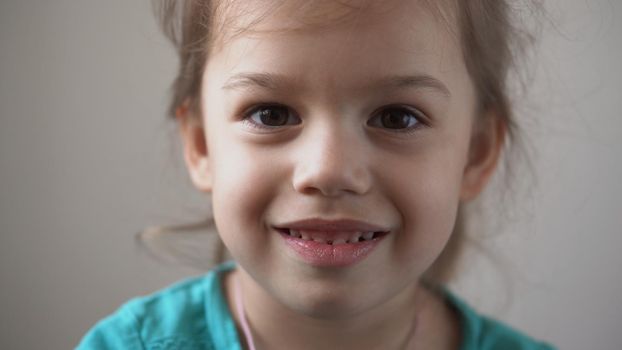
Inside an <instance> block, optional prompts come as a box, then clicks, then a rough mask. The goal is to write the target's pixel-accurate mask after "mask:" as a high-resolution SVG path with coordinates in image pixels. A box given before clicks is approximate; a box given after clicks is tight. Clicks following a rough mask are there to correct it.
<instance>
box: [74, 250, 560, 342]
mask: <svg viewBox="0 0 622 350" xmlns="http://www.w3.org/2000/svg"><path fill="white" fill-rule="evenodd" d="M234 267H235V264H234V263H233V262H227V263H224V264H222V265H220V266H218V267H217V268H215V269H214V270H212V271H210V272H209V273H207V274H206V275H205V276H201V277H195V278H190V279H187V280H185V281H182V282H178V283H176V284H174V285H172V286H170V287H168V288H166V289H163V290H161V291H159V292H156V293H154V294H152V295H149V296H144V297H138V298H134V299H132V300H130V301H128V302H127V303H126V304H124V305H123V306H122V307H121V308H119V309H118V310H117V311H116V312H115V313H114V314H112V315H110V316H108V317H106V318H104V319H103V320H101V321H99V322H98V323H97V324H96V325H95V326H94V327H93V328H92V329H91V330H90V331H89V332H88V333H87V334H86V335H85V336H84V338H83V339H82V341H81V342H80V344H79V345H78V347H77V349H79V350H87V349H148V350H166V349H169V350H173V349H175V350H181V349H183V350H242V347H241V345H240V341H239V338H238V334H237V330H236V328H235V323H234V321H233V318H232V317H231V313H230V312H229V308H228V307H227V301H226V299H225V297H224V295H223V292H222V287H221V278H220V277H221V276H222V274H223V273H224V272H226V271H228V270H231V269H233V268H234ZM445 294H446V297H447V300H448V301H449V302H450V304H451V305H453V306H454V307H455V308H456V310H457V311H458V312H459V314H460V315H461V323H462V338H463V339H462V344H461V346H460V349H459V350H493V349H499V350H536V349H537V350H549V349H553V348H552V347H551V346H549V345H547V344H545V343H541V342H537V341H535V340H533V339H531V338H529V337H527V336H526V335H524V334H521V333H519V332H518V331H516V330H513V329H511V328H509V327H508V326H506V325H504V324H502V323H500V322H498V321H495V320H493V319H490V318H487V317H483V316H480V315H478V314H477V313H476V312H475V311H474V310H473V309H471V308H470V307H469V306H468V305H467V304H466V303H464V302H463V301H462V300H460V299H458V298H457V297H456V296H454V295H453V294H451V293H449V291H446V292H445Z"/></svg>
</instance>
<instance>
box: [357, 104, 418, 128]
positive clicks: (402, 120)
mask: <svg viewBox="0 0 622 350" xmlns="http://www.w3.org/2000/svg"><path fill="white" fill-rule="evenodd" d="M422 119H423V117H422V113H421V112H419V111H418V110H416V109H411V108H408V107H401V106H397V107H387V108H384V109H382V110H380V112H379V113H376V114H375V115H374V116H373V117H372V118H371V119H370V120H369V121H368V122H367V124H368V125H370V126H373V127H379V128H384V129H390V130H394V131H397V132H412V131H414V129H418V128H419V127H421V126H423V122H422Z"/></svg>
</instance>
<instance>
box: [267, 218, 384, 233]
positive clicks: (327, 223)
mask: <svg viewBox="0 0 622 350" xmlns="http://www.w3.org/2000/svg"><path fill="white" fill-rule="evenodd" d="M275 227H276V228H278V229H290V230H309V231H356V232H387V231H389V230H388V229H387V228H385V227H382V226H379V225H376V224H372V223H369V222H366V221H361V220H353V219H338V220H326V219H320V218H312V219H304V220H297V221H290V222H286V223H283V224H279V225H276V226H275Z"/></svg>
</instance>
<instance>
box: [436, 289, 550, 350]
mask: <svg viewBox="0 0 622 350" xmlns="http://www.w3.org/2000/svg"><path fill="white" fill-rule="evenodd" d="M444 294H445V298H446V300H447V301H448V302H449V304H450V305H451V306H452V307H454V309H455V310H456V311H457V312H458V314H459V315H460V322H461V330H462V345H461V347H460V350H497V349H498V350H553V349H554V347H552V346H551V345H549V344H547V343H545V342H542V341H539V340H536V339H534V338H532V337H529V336H528V335H526V334H524V333H523V332H521V331H519V330H517V329H514V328H512V327H510V326H508V325H507V324H505V323H503V322H501V321H498V320H495V319H493V318H491V317H488V316H485V315H480V314H479V313H477V312H476V311H475V310H474V309H473V308H471V307H470V306H469V305H468V304H467V303H466V302H464V301H463V300H461V299H460V298H458V297H457V296H455V295H453V294H451V293H450V292H449V291H447V290H445V291H444Z"/></svg>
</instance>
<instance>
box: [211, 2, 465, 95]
mask: <svg viewBox="0 0 622 350" xmlns="http://www.w3.org/2000/svg"><path fill="white" fill-rule="evenodd" d="M440 3H441V2H435V4H434V5H433V4H430V3H428V2H427V1H421V0H419V1H417V0H388V1H353V0H351V1H336V0H318V1H304V2H300V1H276V2H275V1H267V0H255V1H243V2H242V1H230V2H229V3H228V4H227V6H225V7H223V9H222V10H221V15H220V16H221V17H220V18H221V20H222V21H224V22H223V23H222V24H221V25H222V28H223V30H222V31H221V38H220V40H219V44H218V46H217V48H216V49H215V50H214V51H213V52H212V55H211V58H210V61H216V62H214V63H215V64H216V65H218V66H219V68H220V69H219V71H220V72H230V73H234V72H244V71H247V72H262V71H273V70H276V71H278V73H283V75H292V74H291V73H296V74H294V75H297V76H299V77H301V76H303V75H304V76H305V77H306V78H301V79H299V80H302V79H304V84H303V85H309V84H310V80H312V78H313V77H315V78H317V79H323V82H324V83H325V84H331V86H336V85H342V86H345V85H346V84H348V83H351V84H350V85H349V86H347V87H348V88H349V89H353V88H356V87H357V86H362V85H365V84H360V83H363V82H364V83H367V82H368V81H369V79H371V78H373V76H374V75H377V76H382V77H387V76H400V75H401V76H412V75H413V74H422V73H425V74H426V75H428V76H429V75H430V74H433V75H435V76H436V75H438V76H439V77H438V78H439V80H442V79H441V78H442V76H443V75H447V74H453V73H456V72H458V73H466V68H465V67H464V64H463V62H462V61H463V60H462V55H461V48H460V45H459V42H458V36H457V35H455V33H456V31H455V30H454V28H455V25H454V22H455V21H453V20H452V19H451V16H449V15H448V14H449V12H448V11H447V9H448V7H447V6H441V5H440ZM443 3H445V1H443ZM208 68H209V64H208ZM307 78H308V79H307ZM367 85H369V84H367Z"/></svg>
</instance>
